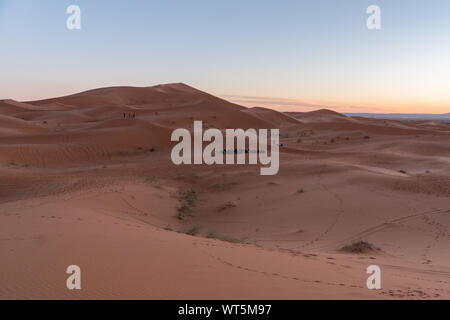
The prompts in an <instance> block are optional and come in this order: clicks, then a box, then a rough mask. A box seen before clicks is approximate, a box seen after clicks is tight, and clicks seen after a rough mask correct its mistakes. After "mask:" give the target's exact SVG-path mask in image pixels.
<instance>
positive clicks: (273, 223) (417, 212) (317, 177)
mask: <svg viewBox="0 0 450 320" xmlns="http://www.w3.org/2000/svg"><path fill="white" fill-rule="evenodd" d="M124 115H125V118H124ZM130 115H131V117H130ZM133 115H134V116H135V118H133ZM194 120H202V121H203V123H204V126H205V128H220V129H225V128H244V129H245V128H280V129H281V143H283V147H282V148H281V149H280V151H281V155H280V171H279V174H278V175H276V176H260V175H259V167H255V166H249V165H239V166H237V165H235V166H206V165H197V166H175V165H173V164H172V162H171V160H170V151H171V146H172V144H171V142H170V134H171V132H172V130H173V129H174V128H179V127H184V128H192V125H193V121H194ZM0 163H1V165H0V175H1V179H0V261H1V272H0V298H2V299H14V298H38V299H51V298H58V299H59V298H63V299H71V298H92V299H102V298H112V299H116V298H125V299H128V298H138V299H196V298H204V299H215V298H224V299H241V298H246V299H266V298H273V299H281V298H282V299H299V298H302V299H309V298H311V299H313V298H325V299H384V298H400V299H411V298H412V299H448V298H450V125H449V124H445V123H437V122H436V123H435V122H433V123H431V122H429V121H417V122H402V121H394V120H378V119H368V118H362V117H347V116H344V115H342V114H339V113H336V112H333V111H330V110H318V111H313V112H306V113H288V114H284V113H279V112H276V111H273V110H268V109H264V108H250V109H248V108H245V107H242V106H239V105H236V104H233V103H229V102H227V101H225V100H222V99H220V98H217V97H214V96H212V95H209V94H207V93H205V92H202V91H199V90H197V89H194V88H191V87H189V86H187V85H185V84H169V85H159V86H155V87H146V88H134V87H113V88H103V89H96V90H90V91H86V92H83V93H79V94H75V95H71V96H66V97H59V98H53V99H47V100H41V101H29V102H26V103H22V102H16V101H12V100H3V101H0ZM360 241H363V242H360ZM358 242H360V245H355V244H356V243H358ZM361 244H366V245H365V246H364V245H361ZM73 264H75V265H79V266H80V267H81V269H82V275H83V282H82V283H83V289H82V290H81V291H76V292H74V291H69V290H67V288H66V278H67V277H68V275H66V274H65V269H66V268H67V266H69V265H73ZM372 264H376V265H379V266H380V267H381V270H382V289H381V290H375V291H371V290H368V289H367V288H366V279H367V277H368V275H367V274H366V268H367V267H368V266H369V265H372Z"/></svg>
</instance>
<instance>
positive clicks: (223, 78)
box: [0, 0, 450, 113]
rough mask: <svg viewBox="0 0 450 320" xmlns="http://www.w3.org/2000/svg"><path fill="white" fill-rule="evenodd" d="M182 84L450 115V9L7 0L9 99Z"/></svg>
mask: <svg viewBox="0 0 450 320" xmlns="http://www.w3.org/2000/svg"><path fill="white" fill-rule="evenodd" d="M73 4H74V5H78V6H79V7H80V9H81V29H80V30H69V29H68V28H67V27H66V20H67V18H68V17H69V14H67V13H66V9H67V7H68V6H69V5H73ZM370 5H378V6H379V7H380V9H381V29H380V30H369V29H368V28H367V26H366V20H367V18H368V17H369V14H367V13H366V10H367V7H368V6H370ZM174 82H184V83H186V84H188V85H191V86H193V87H196V88H198V89H200V90H203V91H206V92H208V93H211V94H214V95H217V96H220V97H222V98H225V99H227V100H231V101H233V102H237V103H240V104H242V105H246V106H263V107H270V108H274V109H276V110H280V111H296V110H297V111H308V110H313V109H317V108H329V109H333V110H336V111H340V112H374V113H380V112H391V113H397V112H399V113H447V112H450V90H449V87H450V1H448V0H427V1H424V0H395V1H394V0H369V1H366V0H314V1H313V0H309V1H303V0H270V1H269V0H245V1H243V0H127V1H125V0H122V1H120V0H95V1H92V0H39V1H36V0H0V99H6V98H11V99H15V100H20V101H26V100H35V99H41V98H50V97H56V96H62V95H67V94H71V93H76V92H80V91H84V90H88V89H93V88H98V87H108V86H152V85H156V84H160V83H174Z"/></svg>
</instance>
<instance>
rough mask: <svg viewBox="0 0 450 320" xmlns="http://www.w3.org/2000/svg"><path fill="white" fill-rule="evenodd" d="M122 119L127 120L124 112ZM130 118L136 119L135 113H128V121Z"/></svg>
mask: <svg viewBox="0 0 450 320" xmlns="http://www.w3.org/2000/svg"><path fill="white" fill-rule="evenodd" d="M123 118H124V119H126V118H127V114H126V113H125V112H124V113H123ZM131 118H133V119H136V113H129V114H128V119H131Z"/></svg>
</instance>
